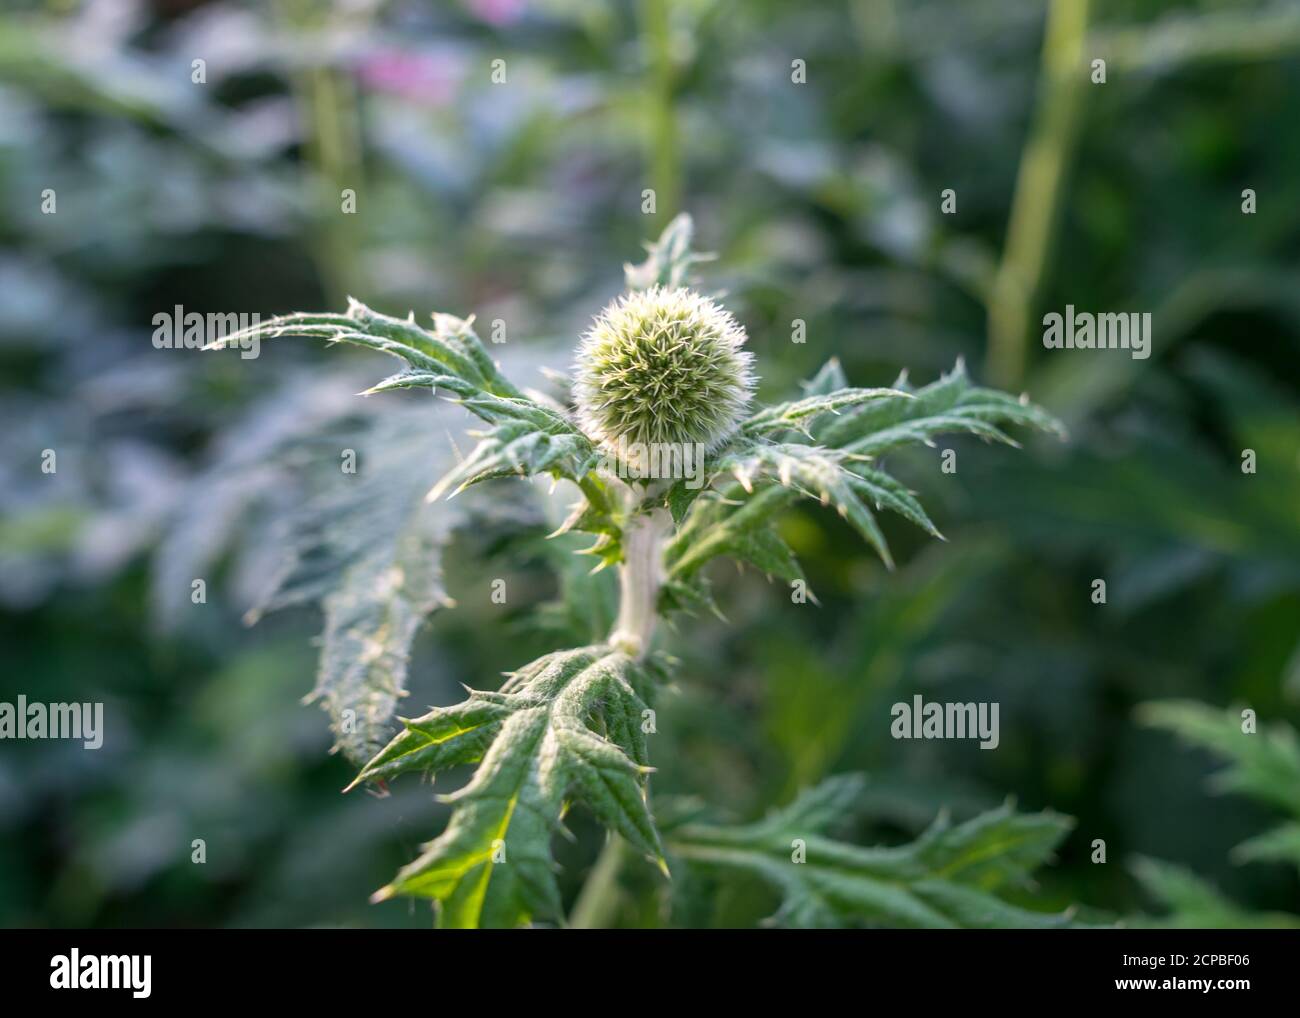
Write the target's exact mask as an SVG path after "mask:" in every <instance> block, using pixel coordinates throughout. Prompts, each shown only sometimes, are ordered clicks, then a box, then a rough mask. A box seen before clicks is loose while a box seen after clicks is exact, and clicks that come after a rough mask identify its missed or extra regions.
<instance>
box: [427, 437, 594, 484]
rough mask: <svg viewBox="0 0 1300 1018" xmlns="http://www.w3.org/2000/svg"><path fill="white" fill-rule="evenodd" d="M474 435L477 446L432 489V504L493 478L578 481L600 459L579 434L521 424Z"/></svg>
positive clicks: (589, 443)
mask: <svg viewBox="0 0 1300 1018" xmlns="http://www.w3.org/2000/svg"><path fill="white" fill-rule="evenodd" d="M473 434H474V437H476V438H478V439H479V443H478V445H476V446H475V447H474V449H473V450H472V451H471V452H470V454H469V455H468V456H467V457H466V458H465V459H464V460H462V461H461V462H460V463H458V464H457V465H456V466H455V467H453V468H452V469H451V470H450V471H448V472H447V473H446V474H444V475H443V477H442V478H441V479H440V480H439V481H438V483H437V484H435V485H434V486H433V488H432V489H431V490H430V491H429V495H428V498H429V501H434V500H436V499H439V498H441V497H442V496H443V495H444V494H446V493H447V492H451V493H452V494H453V495H454V494H456V493H458V492H460V491H463V490H464V489H465V488H468V487H469V486H470V485H473V484H478V483H479V482H480V481H486V480H488V479H490V478H493V477H510V476H520V477H524V476H529V475H534V474H543V473H550V474H554V475H555V476H557V477H567V478H569V479H570V480H577V479H579V478H581V477H584V476H585V475H586V474H587V472H588V471H590V470H591V468H592V467H593V466H594V465H595V463H596V461H597V460H598V459H599V458H600V454H599V453H598V452H597V451H596V450H595V449H594V448H593V447H592V444H591V442H589V441H588V440H587V438H586V437H585V436H583V435H581V434H578V433H577V432H576V431H569V432H562V433H558V434H557V433H554V432H548V431H543V430H540V429H538V428H537V427H536V426H535V425H534V424H531V423H529V422H526V421H521V420H512V421H507V422H505V423H503V424H498V425H497V426H496V427H495V428H492V429H491V430H490V431H484V432H474V433H473Z"/></svg>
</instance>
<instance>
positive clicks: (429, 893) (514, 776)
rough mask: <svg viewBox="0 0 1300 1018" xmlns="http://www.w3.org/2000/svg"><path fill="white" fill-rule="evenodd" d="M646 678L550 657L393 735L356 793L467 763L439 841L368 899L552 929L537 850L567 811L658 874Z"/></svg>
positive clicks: (546, 878)
mask: <svg viewBox="0 0 1300 1018" xmlns="http://www.w3.org/2000/svg"><path fill="white" fill-rule="evenodd" d="M646 669H647V666H644V665H638V664H637V663H635V662H634V661H633V660H632V659H631V658H629V657H628V656H627V655H625V654H622V653H620V652H618V651H614V650H611V649H610V648H609V647H608V646H604V645H599V646H592V647H584V648H581V649H578V650H567V651H559V652H557V653H554V654H548V655H547V656H545V657H543V658H540V659H539V660H537V661H534V662H533V663H532V664H530V665H528V666H527V667H525V668H523V669H521V670H520V671H518V672H516V673H514V674H513V675H512V676H511V677H510V678H509V680H508V681H507V682H506V683H505V685H503V686H502V688H501V690H500V691H498V692H481V691H471V693H470V696H469V699H468V700H466V701H465V702H464V703H462V704H459V705H457V706H455V707H448V708H435V709H434V710H432V711H430V712H429V713H428V714H426V715H425V716H424V717H421V718H417V719H414V720H410V721H405V722H404V724H405V726H406V729H405V731H404V732H402V733H401V734H399V735H398V736H397V737H396V738H394V739H393V740H392V742H391V743H389V745H388V746H387V747H385V748H384V749H383V750H382V751H381V752H380V753H379V754H377V755H376V756H375V758H374V759H373V760H372V761H371V762H370V763H369V764H367V765H366V767H365V768H364V769H363V770H362V772H361V774H360V775H359V776H358V778H357V781H358V782H361V781H367V780H372V779H379V778H388V777H392V776H394V775H396V774H400V773H403V772H405V771H411V770H433V771H437V770H441V769H443V768H445V767H448V766H451V765H453V764H462V763H478V769H477V770H476V772H475V774H474V777H473V778H472V779H471V780H470V782H469V783H468V784H467V785H466V786H465V787H463V788H461V789H460V790H459V791H457V792H455V793H453V794H451V795H449V796H447V797H446V798H447V801H449V802H451V803H452V804H453V806H454V808H453V811H452V816H451V819H450V821H449V822H448V825H447V828H446V830H444V831H443V833H442V834H441V835H440V836H439V837H438V838H436V839H435V840H434V841H432V842H430V843H429V844H428V845H426V846H425V847H424V851H423V853H422V854H421V855H420V857H419V858H418V859H416V860H415V861H414V862H412V863H411V864H410V865H408V866H406V867H404V868H403V869H402V871H401V872H400V873H399V874H398V875H397V878H396V879H395V880H394V881H393V882H392V883H391V884H390V885H388V886H387V887H385V888H383V889H382V890H381V891H379V892H378V894H377V895H376V897H377V898H378V899H383V898H387V897H391V896H393V895H397V894H410V895H416V896H420V897H428V898H433V899H435V900H437V901H438V902H439V903H440V909H439V922H440V924H441V925H443V926H454V927H477V926H515V925H519V924H520V923H522V922H525V921H527V920H528V919H529V918H532V917H534V916H536V917H542V918H549V919H553V920H558V919H560V918H561V904H560V895H559V887H558V885H557V883H556V880H555V871H554V863H553V860H552V858H551V850H550V841H551V837H552V836H553V834H554V833H555V831H556V828H557V827H558V826H559V823H560V820H561V818H562V817H563V815H564V811H565V808H566V803H567V802H568V800H569V799H575V800H577V801H579V802H581V803H583V804H584V805H585V806H587V807H588V808H589V809H590V810H591V811H592V812H593V813H594V814H595V816H596V818H597V819H598V820H599V821H600V822H601V823H602V824H603V825H604V826H605V827H607V828H609V829H610V830H612V831H614V832H616V833H618V834H620V835H621V836H622V837H623V838H625V839H626V840H627V841H628V842H629V844H631V845H632V846H633V847H635V848H636V849H637V850H639V851H641V852H643V853H644V854H646V855H648V856H651V857H653V858H655V859H657V860H659V861H660V864H661V865H662V849H661V848H660V844H659V835H658V832H657V831H656V829H655V825H654V821H653V819H652V818H651V816H650V811H649V807H648V805H647V801H646V775H647V773H648V772H649V766H648V760H647V752H646V740H645V735H644V734H643V732H642V730H641V724H642V711H643V710H645V709H646V705H645V703H644V701H643V700H642V698H641V694H640V692H638V689H639V688H642V689H643V688H646V687H647V685H648V683H649V681H650V678H649V675H648V673H647V670H646Z"/></svg>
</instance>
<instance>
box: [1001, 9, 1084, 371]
mask: <svg viewBox="0 0 1300 1018" xmlns="http://www.w3.org/2000/svg"><path fill="white" fill-rule="evenodd" d="M1087 34H1088V0H1052V4H1051V7H1050V8H1049V9H1048V12H1047V29H1046V33H1045V36H1044V39H1043V53H1042V62H1041V84H1040V86H1039V99H1038V109H1037V112H1036V114H1035V116H1034V123H1033V126H1032V128H1031V129H1030V135H1029V140H1028V141H1027V142H1026V143H1025V149H1024V153H1023V154H1022V156H1021V158H1020V170H1019V173H1018V175H1017V177H1016V191H1015V195H1014V197H1013V198H1012V202H1011V217H1010V222H1009V223H1008V225H1007V239H1006V244H1005V245H1004V247H1003V253H1002V263H1001V264H1000V265H999V266H998V271H997V275H996V276H995V277H994V280H993V289H992V293H991V294H990V295H989V319H988V321H989V325H988V328H989V348H988V373H989V379H990V381H991V382H993V383H994V384H997V385H1004V386H1016V385H1019V384H1020V381H1021V378H1022V377H1023V375H1024V370H1025V345H1026V341H1027V337H1028V330H1029V315H1030V311H1031V308H1032V305H1033V301H1034V298H1035V296H1036V295H1037V293H1038V289H1039V286H1040V285H1041V283H1042V279H1043V274H1044V272H1045V270H1046V267H1047V256H1048V250H1049V248H1050V247H1051V239H1052V231H1053V227H1054V226H1055V224H1056V220H1057V212H1058V206H1059V205H1060V200H1061V188H1062V181H1063V178H1064V175H1065V171H1066V168H1067V165H1068V163H1069V156H1070V153H1071V151H1072V150H1073V148H1074V140H1075V137H1076V135H1077V133H1078V122H1079V108H1080V106H1081V105H1082V102H1081V99H1082V95H1081V93H1082V90H1083V87H1084V85H1086V84H1087V82H1088V80H1089V79H1088V68H1087V66H1086V65H1085V62H1084V57H1085V53H1084V43H1085V40H1086V39H1087Z"/></svg>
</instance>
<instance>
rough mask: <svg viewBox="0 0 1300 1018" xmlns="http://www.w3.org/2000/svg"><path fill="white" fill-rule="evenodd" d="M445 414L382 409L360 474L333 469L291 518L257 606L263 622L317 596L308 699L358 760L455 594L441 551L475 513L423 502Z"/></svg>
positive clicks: (438, 463)
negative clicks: (427, 629) (276, 567)
mask: <svg viewBox="0 0 1300 1018" xmlns="http://www.w3.org/2000/svg"><path fill="white" fill-rule="evenodd" d="M437 421H438V415H437V414H429V413H418V412H403V411H396V410H395V411H394V412H391V413H389V414H385V415H383V416H382V417H379V418H376V420H375V423H374V425H373V428H372V432H371V434H370V435H369V436H367V440H366V441H365V442H364V444H362V445H360V450H359V451H360V455H359V457H358V469H357V472H356V473H355V474H344V475H338V474H335V476H334V480H333V481H332V483H331V484H330V486H329V487H327V488H326V489H325V490H324V491H323V492H322V493H321V494H320V495H318V496H317V497H315V498H313V499H311V500H310V501H308V502H307V504H306V505H305V506H303V507H302V508H301V509H300V510H299V511H298V512H297V513H296V514H295V515H294V516H293V518H292V519H291V520H290V524H289V530H288V535H287V547H288V556H287V560H286V563H285V565H284V567H283V569H282V570H281V572H280V574H279V575H278V577H277V578H276V581H275V583H274V585H273V586H272V588H271V590H269V591H268V592H267V594H266V595H265V596H264V597H263V598H262V599H261V601H260V602H259V603H258V604H257V605H256V606H255V607H254V608H253V609H252V611H250V613H249V618H250V620H255V619H257V618H258V617H260V616H261V615H262V614H264V613H265V612H268V611H272V610H275V609H279V608H283V607H287V606H289V605H294V604H303V603H309V602H314V601H320V602H321V605H322V608H323V610H324V614H325V631H324V634H323V637H322V646H321V657H320V666H319V669H318V671H317V676H316V686H315V689H314V690H313V691H312V694H311V696H310V697H309V699H313V700H319V701H321V703H322V705H323V706H324V707H325V708H326V710H327V711H328V712H329V714H330V717H331V721H332V728H333V730H334V732H335V737H336V748H337V749H340V750H342V751H343V752H344V754H345V755H346V756H347V757H348V758H349V759H350V760H352V761H353V762H354V763H357V764H360V763H361V762H363V761H365V760H367V759H369V758H370V756H371V755H372V754H373V753H374V752H375V750H376V749H377V748H378V747H380V746H382V745H383V744H384V742H385V741H386V740H387V739H388V737H389V734H390V732H389V728H388V724H389V721H390V719H391V718H392V716H393V713H394V711H395V709H396V705H397V701H398V699H400V698H401V697H402V696H405V695H406V691H405V689H404V683H405V679H406V666H407V660H408V658H409V655H410V648H411V643H412V641H413V639H414V637H415V634H416V632H417V631H418V629H419V627H420V625H421V623H422V622H423V621H424V620H425V619H426V618H427V617H428V615H429V614H430V613H431V612H433V611H434V610H435V609H436V608H438V607H440V606H442V605H445V604H449V603H450V600H449V598H448V597H447V594H446V591H445V590H444V588H443V585H442V569H441V553H442V548H443V546H444V545H445V544H446V543H447V542H448V541H449V540H450V537H451V534H452V532H453V531H454V530H455V529H456V527H458V526H460V525H461V524H463V523H464V522H465V521H466V520H467V519H469V518H470V514H471V512H472V511H473V507H471V506H457V507H455V511H449V510H446V509H441V508H440V509H438V510H434V509H432V508H430V507H427V506H426V505H425V504H424V499H423V496H424V492H425V490H426V488H427V486H428V484H429V480H430V479H429V473H428V472H429V471H435V472H436V471H437V470H439V469H440V468H441V467H442V465H443V464H444V463H445V462H446V459H447V458H448V450H447V448H446V439H445V437H443V436H441V435H440V434H439V433H438V432H437V431H436V430H435V429H434V427H433V426H434V425H435V424H436V423H437ZM333 455H335V456H337V451H335V452H334V453H333ZM413 464H417V465H418V468H416V469H413V466H412V465H413ZM334 471H337V461H335V464H334Z"/></svg>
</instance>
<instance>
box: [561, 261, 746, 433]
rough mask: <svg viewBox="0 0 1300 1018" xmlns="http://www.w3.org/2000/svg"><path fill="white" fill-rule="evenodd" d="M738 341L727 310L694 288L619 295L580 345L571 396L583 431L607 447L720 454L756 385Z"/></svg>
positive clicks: (742, 337) (742, 335)
mask: <svg viewBox="0 0 1300 1018" xmlns="http://www.w3.org/2000/svg"><path fill="white" fill-rule="evenodd" d="M744 343H745V330H744V329H743V328H741V326H740V325H739V324H738V323H737V322H736V320H735V319H734V318H733V317H732V316H731V314H730V313H729V312H727V311H726V310H724V309H723V308H722V307H721V306H719V305H718V304H717V303H715V302H714V301H712V300H710V299H709V298H708V297H704V296H702V295H700V294H698V293H696V292H695V291H693V290H688V289H685V288H677V289H667V288H665V287H658V286H656V287H654V288H653V289H649V290H642V291H639V292H636V293H631V294H628V295H626V296H624V297H621V298H620V299H618V300H616V301H615V302H614V303H612V304H610V305H609V307H607V308H605V310H604V311H602V312H601V313H600V315H598V316H597V318H596V320H595V322H593V323H592V326H591V328H590V329H589V330H588V331H587V333H586V335H584V336H583V337H582V342H581V344H580V345H579V347H578V361H577V364H576V366H575V369H574V387H573V392H574V401H575V402H576V404H577V407H578V416H579V421H580V423H581V424H582V427H583V429H584V430H585V431H586V432H587V434H588V435H589V436H590V437H591V438H593V439H595V440H596V441H598V442H600V443H601V444H602V445H604V446H605V447H606V448H610V449H613V448H616V447H620V446H622V447H627V446H630V445H634V444H638V443H642V444H645V445H657V444H661V443H673V444H675V445H677V446H686V445H702V446H704V448H705V449H706V450H707V451H712V450H714V449H716V448H718V447H719V446H720V445H722V444H723V443H724V442H725V441H726V440H727V439H728V438H729V437H730V436H731V435H732V433H733V432H734V431H735V430H736V428H737V426H738V425H739V424H740V421H741V418H742V417H743V415H744V413H745V409H746V407H747V406H748V404H749V399H750V396H751V394H752V393H753V389H754V377H753V374H752V373H751V370H750V366H751V364H752V362H753V359H754V358H753V354H751V353H749V352H748V351H746V350H745V349H743V347H744Z"/></svg>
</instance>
